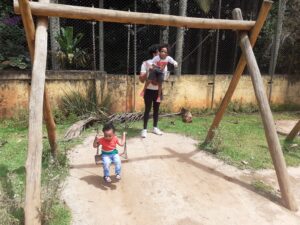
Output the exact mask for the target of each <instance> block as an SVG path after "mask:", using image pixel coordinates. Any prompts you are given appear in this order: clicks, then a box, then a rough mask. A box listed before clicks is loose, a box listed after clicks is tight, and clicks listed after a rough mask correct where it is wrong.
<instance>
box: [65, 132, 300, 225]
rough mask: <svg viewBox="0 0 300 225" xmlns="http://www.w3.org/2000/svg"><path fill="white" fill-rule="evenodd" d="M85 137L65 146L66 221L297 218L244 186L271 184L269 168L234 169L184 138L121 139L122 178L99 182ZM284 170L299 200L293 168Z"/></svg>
mask: <svg viewBox="0 0 300 225" xmlns="http://www.w3.org/2000/svg"><path fill="white" fill-rule="evenodd" d="M93 138H94V137H93V136H91V137H88V138H87V139H86V140H85V141H84V143H83V144H82V145H79V146H77V147H76V148H75V149H73V151H70V161H71V162H70V163H71V169H70V176H69V177H68V179H67V180H66V183H65V184H64V186H63V191H62V198H63V199H64V201H65V202H66V204H67V205H68V206H69V207H70V209H71V211H72V215H73V219H72V224H74V225H102V224H103V225H112V224H113V225H117V224H120V225H127V224H128V225H135V224H136V225H148V224H151V225H158V224H159V225H160V224H163V225H192V224H193V225H208V224H218V225H219V224H224V225H225V224H226V225H235V224H237V225H238V224H243V225H245V224H251V225H253V224H260V225H263V224H278V225H282V224H289V225H293V224H295V225H296V224H298V225H299V224H300V213H292V212H290V211H288V210H286V209H285V208H284V207H282V206H281V205H280V204H279V203H278V199H276V198H274V196H273V197H272V196H269V195H265V194H262V193H259V192H258V191H256V190H255V189H254V188H253V186H252V185H251V181H253V179H261V180H264V181H265V182H267V183H268V184H270V185H273V186H274V187H275V190H277V189H278V187H277V182H276V177H275V173H274V171H272V170H264V171H259V172H251V171H249V170H238V169H236V168H235V167H232V166H229V165H226V164H224V163H223V162H221V161H219V160H217V159H215V158H213V157H212V156H210V155H209V154H208V153H206V152H203V151H199V150H197V142H196V141H195V140H193V139H191V138H188V137H183V136H180V135H176V134H164V135H163V136H156V135H154V134H149V136H148V137H147V138H146V139H141V138H133V139H130V140H129V141H128V154H129V159H128V160H124V161H123V164H122V170H123V171H122V180H121V181H119V182H117V181H116V180H115V179H113V182H112V183H111V184H105V183H104V182H103V179H102V174H103V172H102V168H101V165H98V166H96V165H95V164H94V153H95V151H94V149H92V142H93ZM111 171H112V174H113V169H112V170H111ZM289 172H290V175H291V181H292V187H293V190H294V193H295V194H296V198H297V202H298V205H300V169H298V168H291V169H290V170H289Z"/></svg>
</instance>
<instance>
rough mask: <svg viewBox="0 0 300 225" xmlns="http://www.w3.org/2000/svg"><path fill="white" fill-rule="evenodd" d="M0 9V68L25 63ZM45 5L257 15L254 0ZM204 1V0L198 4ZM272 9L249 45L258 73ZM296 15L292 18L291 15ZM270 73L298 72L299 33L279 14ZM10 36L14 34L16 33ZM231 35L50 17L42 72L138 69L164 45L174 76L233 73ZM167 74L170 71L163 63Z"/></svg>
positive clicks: (17, 27)
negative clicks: (280, 20) (273, 66)
mask: <svg viewBox="0 0 300 225" xmlns="http://www.w3.org/2000/svg"><path fill="white" fill-rule="evenodd" d="M5 1H7V5H8V6H5V5H6V4H3V5H2V6H1V12H2V13H1V17H0V32H1V37H0V49H1V52H0V69H7V68H19V69H26V68H29V67H30V61H29V57H28V51H27V48H26V41H25V37H24V32H23V28H22V22H21V19H20V17H19V16H16V15H15V14H14V13H13V11H12V5H10V4H11V1H8V0H4V2H5ZM51 2H52V3H60V4H68V5H76V6H86V7H95V8H105V9H115V10H122V11H132V12H146V13H160V14H167V15H168V14H169V15H186V16H189V17H201V18H221V19H232V10H233V9H234V8H236V7H240V8H241V9H242V12H243V17H244V20H256V17H257V14H258V10H259V8H260V5H261V2H262V1H261V0H253V1H246V0H240V1H237V0H216V1H213V0H212V1H199V0H190V1H187V0H165V1H162V0H139V1H137V0H123V1H119V0H110V1H107V0H51ZM203 2H207V4H204V3H203ZM277 7H278V6H276V1H275V7H273V11H272V12H271V15H272V18H273V17H274V18H273V19H272V18H270V19H268V22H267V23H266V25H265V27H264V29H263V31H262V33H261V35H260V38H259V40H258V42H257V45H256V47H255V53H256V56H257V61H258V63H259V66H260V68H261V70H262V72H263V73H268V72H269V66H270V61H271V55H272V45H273V43H274V40H273V39H274V38H273V36H274V32H275V22H276V21H275V19H276V11H277ZM287 9H288V10H287V15H286V18H290V17H294V18H297V15H299V12H298V11H297V8H293V7H291V6H290V5H287ZM295 16H296V17H295ZM284 23H285V24H288V25H289V28H288V27H285V26H284V32H283V37H282V41H281V47H280V49H279V55H278V64H277V67H276V72H277V73H286V74H297V73H298V72H299V57H298V56H299V52H300V47H299V41H297V40H298V39H299V35H298V34H299V31H297V29H295V26H294V25H293V24H291V22H290V20H289V19H285V21H284ZM16 34H17V35H16ZM237 40H238V37H237V34H236V33H235V32H233V31H230V30H202V29H187V28H176V27H163V26H152V25H134V24H119V23H108V22H96V21H86V20H72V19H64V18H60V19H59V18H50V20H49V43H48V50H49V54H48V57H49V59H48V69H50V70H97V71H105V72H107V73H109V74H130V75H132V74H137V73H138V72H139V70H140V65H141V64H142V62H143V61H144V60H147V59H148V58H149V57H150V56H149V55H148V51H147V49H148V47H149V46H151V45H152V44H159V43H164V44H168V45H169V48H170V52H169V55H170V56H172V57H173V58H175V59H176V60H177V61H179V62H180V64H182V65H181V67H180V72H179V73H180V74H232V73H233V71H234V68H235V66H236V63H237V60H238V58H239V56H240V54H241V53H240V50H239V46H238V41H237ZM169 69H170V71H171V73H175V71H174V69H173V68H172V66H171V65H170V66H169Z"/></svg>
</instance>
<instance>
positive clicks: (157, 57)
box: [151, 55, 160, 68]
mask: <svg viewBox="0 0 300 225" xmlns="http://www.w3.org/2000/svg"><path fill="white" fill-rule="evenodd" d="M159 60H160V58H159V56H158V55H157V56H155V57H154V58H153V59H152V65H151V66H152V68H153V67H157V63H158V62H159Z"/></svg>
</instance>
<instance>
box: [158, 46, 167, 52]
mask: <svg viewBox="0 0 300 225" xmlns="http://www.w3.org/2000/svg"><path fill="white" fill-rule="evenodd" d="M163 48H166V49H167V51H168V53H169V50H170V49H169V45H167V44H163V45H160V46H159V48H158V51H161V50H162V49H163Z"/></svg>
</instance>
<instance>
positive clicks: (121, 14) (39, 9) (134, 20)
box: [14, 0, 255, 30]
mask: <svg viewBox="0 0 300 225" xmlns="http://www.w3.org/2000/svg"><path fill="white" fill-rule="evenodd" d="M29 5H30V9H31V12H32V14H33V15H35V16H52V17H63V18H69V19H81V20H96V21H103V22H114V23H127V24H128V23H130V24H147V25H159V26H173V27H187V28H199V29H231V30H250V29H252V27H253V26H254V24H255V21H237V20H225V19H207V18H194V17H183V16H173V15H161V14H154V13H139V12H126V11H120V10H110V9H99V8H90V7H82V6H71V5H63V4H51V3H50V4H46V3H40V2H30V3H29ZM14 9H15V13H17V14H19V13H20V7H19V4H18V2H17V1H16V0H14Z"/></svg>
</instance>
